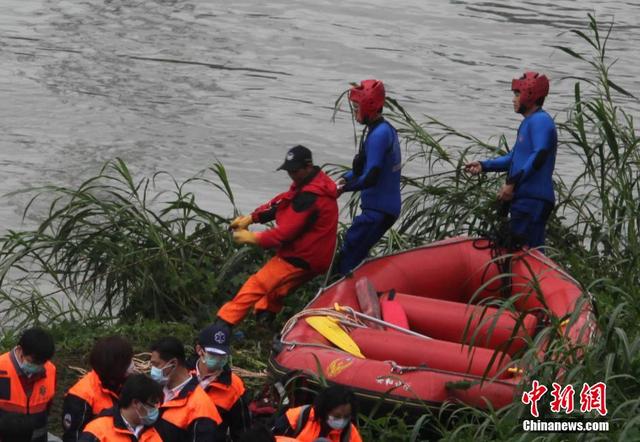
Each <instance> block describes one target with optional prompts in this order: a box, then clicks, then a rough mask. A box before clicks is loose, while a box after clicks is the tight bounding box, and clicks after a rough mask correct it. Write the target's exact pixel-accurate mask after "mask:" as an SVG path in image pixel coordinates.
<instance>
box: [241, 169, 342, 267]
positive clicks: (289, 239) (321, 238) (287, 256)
mask: <svg viewBox="0 0 640 442" xmlns="http://www.w3.org/2000/svg"><path fill="white" fill-rule="evenodd" d="M337 199H338V191H337V189H336V185H335V183H334V182H333V180H332V179H331V178H329V177H328V176H327V175H326V174H325V173H324V172H323V171H321V170H320V168H319V167H315V169H314V171H313V172H312V173H311V174H310V175H309V176H308V177H307V178H306V179H305V180H304V182H302V183H301V184H300V185H296V184H295V183H294V184H292V185H291V187H290V188H289V190H288V191H286V192H284V193H281V194H280V195H278V196H276V197H275V198H273V199H272V200H271V201H269V202H268V203H266V204H264V205H262V206H260V207H258V208H257V209H256V210H254V211H253V213H252V214H251V218H252V219H253V221H254V222H259V223H267V222H269V221H273V220H275V221H276V226H275V227H274V228H272V229H269V230H267V231H264V232H260V233H258V244H259V245H260V246H261V247H264V248H271V247H276V248H278V256H279V257H281V258H282V259H284V260H285V261H287V262H289V263H291V264H293V265H295V266H296V267H300V268H303V269H305V270H309V271H311V272H312V273H315V274H319V273H324V272H326V271H327V269H328V268H329V266H330V265H331V257H332V256H333V251H334V248H335V245H336V234H337V229H338V202H337Z"/></svg>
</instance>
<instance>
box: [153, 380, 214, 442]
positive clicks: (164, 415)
mask: <svg viewBox="0 0 640 442" xmlns="http://www.w3.org/2000/svg"><path fill="white" fill-rule="evenodd" d="M196 421H198V422H199V423H200V422H201V423H202V425H205V426H210V427H211V432H212V436H213V434H214V433H215V428H216V426H217V425H220V423H221V422H222V418H221V417H220V413H218V410H217V409H216V407H215V405H214V404H213V402H212V401H211V399H209V397H208V396H207V394H206V393H205V392H204V390H203V389H202V387H200V385H199V382H198V378H197V377H196V376H192V377H191V380H190V381H189V382H188V383H187V384H186V385H185V386H184V387H183V388H182V390H181V391H180V393H179V394H178V396H176V397H175V398H173V399H171V400H170V401H167V402H164V403H163V404H162V405H160V418H159V419H158V422H157V423H156V429H157V430H158V433H160V436H161V437H162V440H164V441H171V442H174V441H175V442H180V441H183V440H185V441H186V440H187V437H188V436H189V431H191V426H192V425H193V424H194V423H195V422H196Z"/></svg>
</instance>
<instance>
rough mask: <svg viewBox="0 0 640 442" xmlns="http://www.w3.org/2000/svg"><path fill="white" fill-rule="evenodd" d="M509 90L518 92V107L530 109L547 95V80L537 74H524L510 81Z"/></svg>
mask: <svg viewBox="0 0 640 442" xmlns="http://www.w3.org/2000/svg"><path fill="white" fill-rule="evenodd" d="M511 90H512V91H514V92H520V105H521V106H524V107H526V108H530V107H531V106H533V105H534V104H536V101H538V99H540V98H543V97H546V96H547V94H548V93H549V79H548V78H547V77H545V76H544V75H540V74H539V73H537V72H525V73H524V75H523V76H522V77H520V78H517V79H516V78H514V79H513V80H511Z"/></svg>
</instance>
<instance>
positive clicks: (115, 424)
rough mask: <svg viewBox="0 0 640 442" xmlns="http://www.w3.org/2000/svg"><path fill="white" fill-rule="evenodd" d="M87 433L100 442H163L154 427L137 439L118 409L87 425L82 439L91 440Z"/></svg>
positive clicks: (107, 411)
mask: <svg viewBox="0 0 640 442" xmlns="http://www.w3.org/2000/svg"><path fill="white" fill-rule="evenodd" d="M85 433H90V434H91V436H93V438H95V439H96V440H98V441H99V442H132V441H139V442H162V438H161V437H160V435H159V434H158V432H157V431H156V429H155V428H153V427H145V428H144V430H142V432H141V433H140V435H139V436H138V437H137V438H136V436H135V434H133V433H132V432H131V430H129V428H128V427H127V424H126V423H125V422H124V419H123V418H122V415H121V414H120V409H119V408H118V407H114V408H112V409H110V410H106V412H105V413H103V414H102V415H101V416H98V417H97V418H95V419H94V420H92V421H91V422H89V423H88V424H87V426H86V427H85V429H84V432H83V436H81V439H90V438H89V437H86V435H85Z"/></svg>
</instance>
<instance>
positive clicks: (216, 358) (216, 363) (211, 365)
mask: <svg viewBox="0 0 640 442" xmlns="http://www.w3.org/2000/svg"><path fill="white" fill-rule="evenodd" d="M227 362H229V357H228V356H227V355H214V354H211V353H205V354H204V363H205V365H206V366H207V369H208V370H211V371H218V370H222V369H223V368H224V366H225V365H227Z"/></svg>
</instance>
